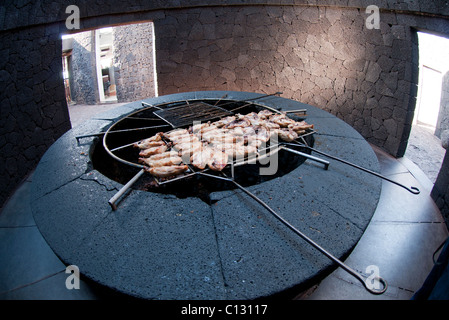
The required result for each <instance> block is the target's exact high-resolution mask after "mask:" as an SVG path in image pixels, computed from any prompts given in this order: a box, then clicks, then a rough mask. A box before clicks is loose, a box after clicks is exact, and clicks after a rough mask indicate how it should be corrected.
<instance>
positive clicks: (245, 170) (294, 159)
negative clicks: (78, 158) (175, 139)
mask: <svg viewBox="0 0 449 320" xmlns="http://www.w3.org/2000/svg"><path fill="white" fill-rule="evenodd" d="M201 104H205V105H209V106H217V107H219V108H220V109H221V110H222V111H223V112H220V110H218V111H219V112H218V113H217V112H215V113H211V114H206V115H204V119H203V121H204V122H206V121H216V120H218V119H219V118H221V117H225V116H228V115H232V114H233V113H232V112H231V111H230V110H233V109H237V110H236V111H235V112H236V113H240V114H243V115H244V114H248V113H251V112H256V113H257V112H259V111H261V110H267V109H266V108H265V107H263V106H261V105H258V104H256V103H248V102H239V101H232V100H223V99H221V100H211V99H207V100H191V101H181V102H175V103H167V104H162V105H157V107H158V108H162V110H156V109H154V108H148V107H147V108H143V109H144V110H143V111H140V112H135V113H133V114H132V115H131V116H125V117H123V118H122V119H120V120H118V122H117V123H116V125H115V126H114V131H117V133H114V132H111V133H109V135H108V137H107V146H108V148H109V149H115V148H117V147H120V146H125V145H129V144H130V143H132V142H135V141H138V140H140V139H145V138H148V137H150V136H153V135H155V134H156V133H158V132H166V131H169V130H172V129H173V128H172V127H171V126H167V123H166V122H165V121H164V120H162V119H160V118H158V117H159V114H162V112H163V111H166V110H170V111H171V110H176V111H172V112H169V118H168V119H169V121H170V124H173V123H175V124H176V125H180V126H177V128H187V129H188V128H189V127H190V126H191V125H192V124H193V123H192V122H190V121H189V118H188V117H187V116H183V114H182V112H183V109H190V108H191V106H200V105H201ZM178 110H179V111H178ZM194 111H195V112H197V110H194ZM272 111H273V112H275V111H276V110H272ZM176 112H179V116H178V117H177V116H176ZM288 117H289V118H291V119H293V120H296V121H301V120H304V119H305V115H304V114H302V113H297V114H295V113H291V114H289V115H288ZM142 127H143V128H147V127H153V128H149V129H144V130H134V129H135V128H142ZM154 127H155V128H154ZM129 129H131V130H132V131H127V130H129ZM301 141H302V143H306V144H307V145H308V146H311V147H313V145H314V137H313V135H312V134H311V133H310V132H309V133H307V134H305V135H304V136H303V137H302V140H301ZM295 149H296V150H298V151H301V152H303V153H307V154H310V151H309V150H308V149H306V148H301V147H300V146H298V147H297V148H295ZM139 151H140V150H139V149H137V148H133V147H127V148H123V149H120V150H117V151H115V152H114V153H115V154H116V155H117V157H118V158H120V159H123V160H125V161H129V162H131V163H135V162H136V159H138V158H139ZM91 155H92V156H91V158H92V164H93V168H94V169H96V170H98V171H99V172H101V173H102V174H104V175H105V176H107V177H108V178H110V179H112V180H114V181H117V182H119V183H121V184H126V183H127V182H128V181H130V180H131V179H132V178H133V177H134V176H135V175H136V174H137V173H138V171H139V170H140V169H139V168H136V167H133V166H130V165H129V164H127V163H124V162H122V161H119V160H117V159H116V158H113V157H111V155H110V154H109V153H108V152H107V151H106V150H105V147H104V145H103V140H102V139H97V140H96V142H95V143H94V144H93V148H92V151H91ZM273 157H276V161H277V170H276V173H275V174H269V175H263V174H262V175H261V174H260V172H261V168H263V167H265V168H267V167H269V166H270V163H269V162H268V163H267V162H264V163H263V164H261V163H260V162H259V161H257V162H256V163H255V164H253V163H248V164H245V165H243V166H236V167H235V168H234V177H235V179H234V180H235V181H236V182H237V183H239V184H240V185H242V186H244V187H248V186H251V185H254V184H258V183H262V182H265V181H268V180H271V179H275V178H278V177H281V176H283V175H285V174H288V173H289V172H291V171H292V170H294V169H295V168H297V167H298V166H299V165H301V164H302V163H304V161H305V160H306V158H304V157H302V156H299V155H297V154H294V153H291V152H288V151H285V150H282V149H281V150H279V151H278V152H276V154H274V155H273ZM223 173H224V174H225V175H226V176H228V177H230V176H231V175H232V173H231V166H230V165H228V166H227V167H226V168H225V169H224V170H223ZM132 188H133V189H135V190H142V191H149V192H156V193H163V194H174V195H176V196H177V197H180V198H185V197H199V198H200V199H202V200H203V201H205V202H206V203H210V201H211V200H210V196H209V195H210V193H211V192H217V191H224V190H230V189H235V185H234V184H232V183H229V182H227V181H224V180H220V179H214V178H210V177H205V176H201V175H194V176H191V177H187V178H185V179H181V180H179V181H174V182H170V183H168V184H160V185H159V184H158V183H157V181H156V180H155V179H154V178H153V177H152V176H151V175H150V174H145V175H143V176H142V177H141V178H139V180H138V181H137V182H136V183H134V184H133V186H132Z"/></svg>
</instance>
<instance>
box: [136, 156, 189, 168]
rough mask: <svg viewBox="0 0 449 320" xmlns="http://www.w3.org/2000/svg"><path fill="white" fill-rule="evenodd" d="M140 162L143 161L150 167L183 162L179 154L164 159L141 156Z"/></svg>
mask: <svg viewBox="0 0 449 320" xmlns="http://www.w3.org/2000/svg"><path fill="white" fill-rule="evenodd" d="M139 163H143V164H145V165H147V166H149V167H164V166H173V165H179V164H180V163H182V159H181V157H179V156H172V157H166V158H162V159H157V160H154V159H151V157H150V158H139Z"/></svg>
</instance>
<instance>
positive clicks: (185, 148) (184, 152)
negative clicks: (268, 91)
mask: <svg viewBox="0 0 449 320" xmlns="http://www.w3.org/2000/svg"><path fill="white" fill-rule="evenodd" d="M173 148H174V149H175V150H178V151H179V155H180V156H181V158H182V159H183V161H184V162H185V163H188V162H189V161H190V157H191V156H192V155H193V154H195V153H196V152H199V151H201V150H202V149H203V144H202V143H201V142H197V143H191V144H185V145H176V146H174V147H173ZM178 148H179V149H178Z"/></svg>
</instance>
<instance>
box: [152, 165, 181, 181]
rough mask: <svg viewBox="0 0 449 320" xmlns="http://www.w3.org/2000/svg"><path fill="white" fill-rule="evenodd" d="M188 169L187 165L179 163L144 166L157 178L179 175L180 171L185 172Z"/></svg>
mask: <svg viewBox="0 0 449 320" xmlns="http://www.w3.org/2000/svg"><path fill="white" fill-rule="evenodd" d="M188 169H189V167H188V166H187V165H181V166H162V167H152V168H145V171H147V172H149V173H150V174H151V175H153V176H155V177H158V178H167V177H172V176H177V175H180V174H181V173H184V172H186V171H187V170H188Z"/></svg>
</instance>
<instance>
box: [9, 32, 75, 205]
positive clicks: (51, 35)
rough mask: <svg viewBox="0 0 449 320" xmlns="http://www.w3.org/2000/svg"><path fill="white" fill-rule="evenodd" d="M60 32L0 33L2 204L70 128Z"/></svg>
mask: <svg viewBox="0 0 449 320" xmlns="http://www.w3.org/2000/svg"><path fill="white" fill-rule="evenodd" d="M61 52H62V42H61V38H60V32H59V28H58V27H57V26H56V28H55V27H54V26H52V25H50V26H35V27H30V28H26V29H18V30H10V31H8V32H0V164H1V165H0V206H2V205H3V203H4V202H5V200H6V199H8V197H9V195H10V194H11V193H12V192H13V191H14V190H15V188H16V187H17V186H18V185H19V184H20V183H21V182H22V181H23V179H24V178H25V177H26V176H27V175H28V174H29V173H30V172H32V170H33V169H34V167H35V166H36V164H37V163H38V161H39V159H40V157H41V156H42V155H43V154H44V152H45V151H46V150H47V148H48V147H50V146H51V145H52V144H53V143H54V142H55V141H56V139H57V138H59V137H60V136H61V135H62V134H63V133H64V132H66V131H67V130H69V129H70V119H69V114H68V110H67V102H66V100H65V91H64V85H63V80H62V59H61Z"/></svg>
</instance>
